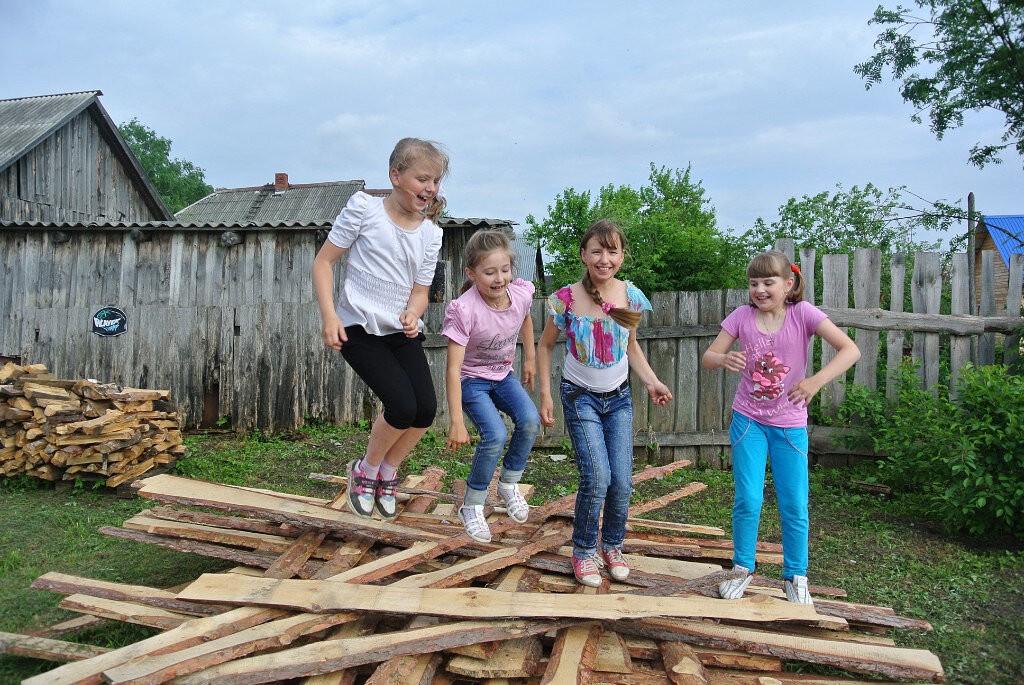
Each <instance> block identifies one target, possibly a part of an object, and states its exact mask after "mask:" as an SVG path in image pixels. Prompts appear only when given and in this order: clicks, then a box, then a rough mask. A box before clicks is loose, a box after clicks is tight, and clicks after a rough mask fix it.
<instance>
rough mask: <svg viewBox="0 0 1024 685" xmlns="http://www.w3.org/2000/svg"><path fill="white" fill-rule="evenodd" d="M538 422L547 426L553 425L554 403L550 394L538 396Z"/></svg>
mask: <svg viewBox="0 0 1024 685" xmlns="http://www.w3.org/2000/svg"><path fill="white" fill-rule="evenodd" d="M540 422H541V424H542V425H544V426H547V427H548V428H551V427H552V426H554V425H555V403H554V402H552V401H551V395H550V394H547V395H541V396H540Z"/></svg>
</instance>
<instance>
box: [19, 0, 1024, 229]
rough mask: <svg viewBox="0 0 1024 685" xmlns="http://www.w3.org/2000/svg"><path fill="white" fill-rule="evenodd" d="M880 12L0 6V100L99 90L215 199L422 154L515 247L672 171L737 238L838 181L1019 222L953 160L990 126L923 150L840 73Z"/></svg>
mask: <svg viewBox="0 0 1024 685" xmlns="http://www.w3.org/2000/svg"><path fill="white" fill-rule="evenodd" d="M878 2H879V0H866V1H865V0H847V1H846V2H841V3H839V2H827V3H821V2H789V1H785V0H780V1H778V2H772V3H768V2H731V3H707V2H704V3H691V2H638V3H622V2H604V1H603V0H592V1H591V2H587V3H582V2H566V3H553V2H516V3H510V2H505V3H469V2H465V3H461V2H441V1H439V2H433V3H425V2H408V1H406V0H400V1H395V2H387V1H385V2H365V1H363V2H359V3H354V2H328V1H310V2H285V1H284V0H278V1H277V2H263V1H261V0H247V1H246V2H240V1H239V2H226V1H219V0H209V1H208V2H205V3H198V2H195V0H192V1H191V2H177V1H174V0H168V1H166V2H159V3H158V2H151V1H148V0H92V1H91V2H88V3H84V2H75V1H67V0H66V1H57V0H33V2H24V0H0V44H2V45H3V46H4V47H3V52H4V56H5V60H4V61H5V68H4V69H3V70H2V73H0V98H8V97H21V96H29V95H42V94H51V93H63V92H72V91H82V90H92V89H98V90H102V91H103V97H102V98H101V102H102V103H103V106H104V107H105V108H106V109H107V111H108V113H109V114H110V116H111V117H112V118H113V120H114V121H115V122H117V123H121V122H124V121H127V120H129V119H131V118H133V117H138V119H139V120H140V121H141V122H142V123H143V124H145V125H146V126H148V127H150V128H152V129H154V130H155V131H156V132H157V133H158V134H159V135H161V136H164V137H166V138H169V139H171V140H172V141H173V147H172V156H174V157H178V158H182V159H187V160H190V161H192V162H193V163H195V164H196V165H198V166H199V167H201V168H203V169H204V170H205V172H206V179H207V181H208V182H209V183H210V184H211V185H213V186H216V187H228V188H232V187H244V186H257V185H262V184H264V183H270V182H272V181H273V179H274V174H275V173H276V172H285V173H287V174H288V175H289V180H290V181H291V182H292V183H312V182H318V181H340V180H350V179H362V180H364V181H365V182H366V184H367V186H368V187H374V188H379V187H387V185H388V181H387V171H388V169H387V159H388V155H389V154H390V152H391V149H392V148H393V146H394V144H395V142H396V141H397V140H398V139H399V138H402V137H405V136H416V137H421V138H430V139H433V140H437V141H441V142H442V143H444V144H445V146H446V147H447V149H448V151H449V153H450V155H451V175H450V178H449V180H448V181H447V182H446V184H445V193H446V196H447V198H448V209H449V213H450V214H451V215H452V216H456V217H488V218H502V219H511V220H513V221H516V222H518V223H519V224H520V227H521V228H523V227H525V221H526V217H527V215H530V214H533V215H534V216H536V217H537V218H538V219H541V218H543V217H544V216H545V215H546V213H547V207H548V205H550V204H551V203H553V201H554V199H555V197H556V195H557V194H558V193H560V192H562V191H563V190H564V189H566V188H567V187H572V188H574V189H576V190H577V191H584V190H590V191H593V192H596V191H597V190H598V189H599V188H600V187H601V186H604V185H607V184H615V185H631V186H633V187H639V186H640V185H643V184H644V183H646V181H647V179H648V176H649V174H650V165H651V164H652V163H653V164H655V165H657V166H659V167H662V166H664V167H668V168H672V169H685V168H686V167H687V166H689V167H690V169H691V178H692V180H695V181H700V182H701V184H702V185H703V187H704V189H705V192H706V197H707V198H708V199H709V200H710V203H711V205H712V206H713V207H714V208H715V211H716V215H717V219H718V225H719V227H720V228H721V229H723V230H726V231H729V232H733V233H742V232H743V231H744V230H746V229H747V228H749V227H751V226H752V225H753V223H754V221H755V220H756V219H757V218H758V217H762V218H764V219H765V221H768V222H770V221H772V220H773V219H775V218H776V217H777V215H778V208H779V207H780V206H781V205H784V204H785V203H786V201H787V200H788V199H790V198H793V197H797V198H799V197H801V196H803V195H814V194H816V193H819V192H821V191H826V190H827V191H832V190H834V189H835V186H836V184H837V183H841V184H842V185H843V187H844V188H846V189H849V188H850V187H852V186H854V185H857V186H861V187H863V186H864V185H865V184H866V183H873V184H874V185H875V186H877V187H880V188H882V189H885V188H889V187H895V186H902V185H905V186H907V187H908V189H909V191H910V192H912V193H914V194H916V195H919V196H921V197H922V198H925V199H928V200H938V199H942V200H945V201H947V202H951V203H954V204H955V203H957V202H960V203H961V205H962V206H964V207H966V197H967V194H968V192H974V194H975V197H976V199H977V208H978V211H981V212H984V213H986V214H1021V213H1024V199H1022V197H1024V193H1022V192H1021V191H1022V181H1024V171H1022V160H1021V159H1020V158H1019V157H1017V156H1016V155H1013V154H1012V153H1011V154H1010V156H1008V157H1007V159H1006V161H1005V162H1004V163H1003V164H1001V165H997V166H989V167H987V168H985V169H983V170H978V169H977V168H975V167H972V166H970V165H969V164H968V163H967V155H968V150H969V149H970V148H971V146H972V145H973V144H974V143H975V142H978V141H983V142H995V141H997V140H998V138H999V137H1000V135H1001V134H1002V131H1003V120H1002V116H1001V115H999V114H998V113H993V112H987V113H969V114H968V116H967V122H966V125H965V126H964V127H963V128H961V129H958V130H956V131H953V132H951V133H948V134H947V135H946V136H945V138H944V139H943V140H941V141H938V140H936V139H935V137H934V135H933V134H932V133H931V132H930V131H929V130H928V127H927V124H916V123H913V122H912V121H911V120H910V117H911V114H912V113H913V111H912V108H911V106H910V105H907V104H905V103H903V101H902V99H901V98H900V96H899V93H898V90H897V86H896V84H894V83H893V82H891V81H885V82H883V83H882V84H881V85H879V86H875V87H873V88H872V89H870V90H866V89H865V87H864V82H863V80H862V79H861V78H860V77H858V76H857V75H856V74H854V73H853V66H854V65H855V64H857V63H858V62H861V61H864V60H866V59H867V58H868V57H870V56H871V54H872V53H873V48H872V44H873V42H874V40H875V38H876V36H877V35H878V33H879V32H880V29H879V27H877V26H869V25H868V20H869V19H870V17H871V15H872V13H873V11H874V8H875V7H876V6H877V4H878ZM892 4H894V3H890V5H892ZM904 4H908V3H904Z"/></svg>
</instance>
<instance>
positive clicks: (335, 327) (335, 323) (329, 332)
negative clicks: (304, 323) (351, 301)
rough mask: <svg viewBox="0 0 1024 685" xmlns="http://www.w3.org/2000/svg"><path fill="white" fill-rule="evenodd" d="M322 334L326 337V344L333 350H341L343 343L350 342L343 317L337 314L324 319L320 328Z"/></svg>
mask: <svg viewBox="0 0 1024 685" xmlns="http://www.w3.org/2000/svg"><path fill="white" fill-rule="evenodd" d="M320 336H321V337H322V338H323V339H324V345H326V346H327V347H330V348H331V349H332V350H341V343H343V342H348V336H347V335H345V327H344V326H342V325H341V319H339V318H338V317H337V316H335V317H333V318H330V319H328V320H327V321H324V324H323V326H322V327H321V328H320Z"/></svg>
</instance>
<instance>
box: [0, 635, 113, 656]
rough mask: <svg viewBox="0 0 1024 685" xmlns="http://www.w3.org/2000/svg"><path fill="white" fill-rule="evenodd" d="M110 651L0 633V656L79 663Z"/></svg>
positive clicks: (42, 638) (90, 646) (43, 638)
mask: <svg viewBox="0 0 1024 685" xmlns="http://www.w3.org/2000/svg"><path fill="white" fill-rule="evenodd" d="M109 651H110V650H109V649H107V648H106V647H96V646H94V645H82V644H78V643H75V642H64V641H63V640H52V639H50V638H46V637H32V636H30V635H19V634H17V633H0V654H7V655H9V656H24V657H30V658H32V659H44V660H46V661H61V662H68V661H81V660H82V659H91V658H92V657H94V656H99V655H100V654H105V653H107V652H109Z"/></svg>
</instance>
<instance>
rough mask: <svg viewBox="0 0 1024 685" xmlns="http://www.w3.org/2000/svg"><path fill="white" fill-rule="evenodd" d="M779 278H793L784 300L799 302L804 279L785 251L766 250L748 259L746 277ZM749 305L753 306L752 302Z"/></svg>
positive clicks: (802, 291)
mask: <svg viewBox="0 0 1024 685" xmlns="http://www.w3.org/2000/svg"><path fill="white" fill-rule="evenodd" d="M773 277H774V278H781V279H782V280H783V281H785V280H786V279H787V278H792V279H793V287H792V288H790V289H789V291H788V292H787V293H786V302H794V303H795V302H799V301H800V300H802V299H804V286H805V285H806V282H805V281H804V277H803V274H801V273H800V269H799V267H796V266H793V263H792V262H790V261H789V257H787V256H786V253H785V252H779V251H778V250H768V251H767V252H762V253H760V254H758V255H755V256H754V258H753V259H751V260H750V264H748V265H747V278H773ZM749 304H750V306H751V307H753V306H755V305H754V303H753V302H750V303H749Z"/></svg>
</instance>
